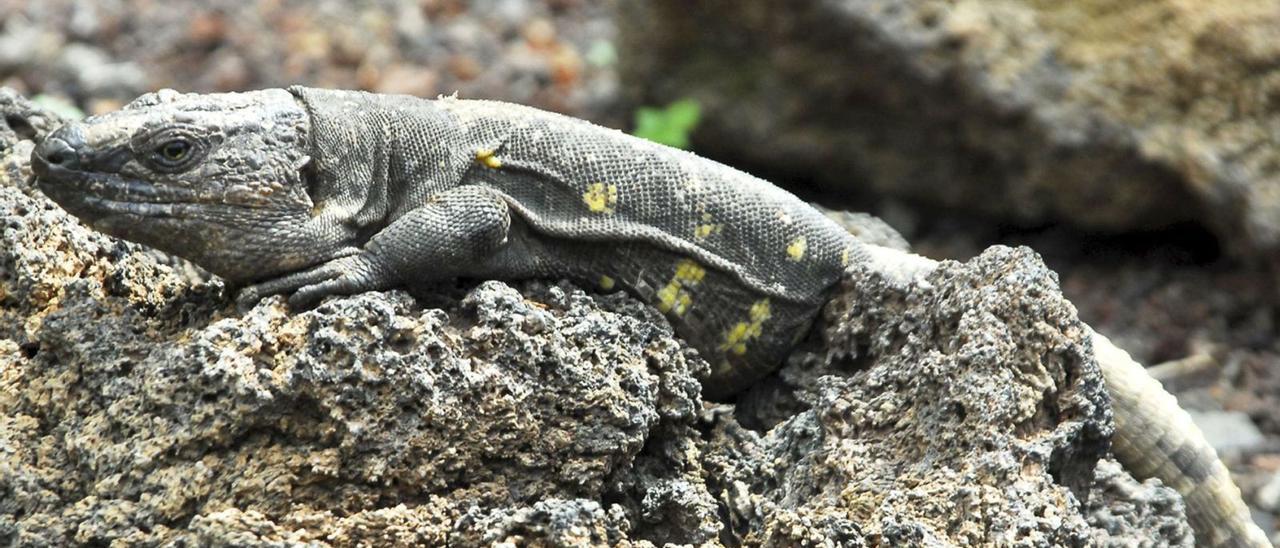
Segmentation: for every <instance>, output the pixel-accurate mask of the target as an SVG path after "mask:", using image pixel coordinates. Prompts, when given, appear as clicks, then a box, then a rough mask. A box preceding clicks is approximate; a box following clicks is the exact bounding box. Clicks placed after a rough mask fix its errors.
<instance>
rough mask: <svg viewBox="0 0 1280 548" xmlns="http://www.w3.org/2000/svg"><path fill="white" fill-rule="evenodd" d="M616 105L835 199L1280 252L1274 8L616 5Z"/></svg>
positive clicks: (858, 2) (820, 2) (860, 0)
mask: <svg viewBox="0 0 1280 548" xmlns="http://www.w3.org/2000/svg"><path fill="white" fill-rule="evenodd" d="M620 5H621V6H622V10H623V14H622V16H620V17H619V19H618V21H619V25H620V30H621V34H622V42H623V45H622V46H621V47H619V48H618V49H619V52H620V53H621V54H622V58H621V67H622V70H623V80H624V82H626V83H627V84H626V85H625V86H624V89H627V90H632V92H634V93H635V94H636V97H635V99H636V100H638V101H640V102H643V103H649V104H666V103H667V102H669V101H671V100H674V99H676V98H683V97H692V98H695V99H697V100H699V101H700V102H701V103H702V105H703V107H704V110H705V112H704V116H703V120H704V121H705V123H704V125H703V126H701V127H700V128H699V130H698V132H697V134H695V138H694V143H695V146H696V147H697V148H698V149H699V150H703V151H707V152H709V153H712V154H713V155H716V156H720V157H725V158H728V159H732V160H735V161H743V162H746V163H749V164H751V165H761V166H767V167H768V168H769V169H770V170H772V171H774V172H779V171H781V172H791V173H795V174H796V175H797V177H796V179H797V180H814V181H815V182H817V183H818V184H819V186H821V187H823V188H824V189H825V190H828V191H831V192H837V193H843V194H860V193H876V194H886V195H891V196H896V197H901V198H907V199H911V200H915V201H920V202H926V203H929V204H933V205H935V206H943V207H947V208H956V209H964V210H968V211H976V212H983V213H986V214H992V215H997V216H1000V217H1003V218H1006V219H1010V220H1013V221H1016V222H1022V223H1027V224H1032V225H1036V226H1039V225H1043V224H1045V223H1049V222H1054V221H1067V222H1070V223H1073V224H1075V225H1077V226H1082V227H1088V228H1101V229H1111V230H1132V229H1141V228H1145V227H1151V226H1163V225H1168V224H1170V223H1174V222H1179V221H1186V220H1191V221H1195V222H1199V223H1201V224H1203V225H1205V226H1208V227H1211V228H1213V229H1215V230H1216V231H1217V232H1218V234H1219V235H1220V236H1221V237H1222V239H1223V241H1224V242H1225V243H1226V244H1227V246H1228V247H1231V248H1233V249H1234V250H1235V251H1237V252H1241V253H1253V254H1262V255H1265V256H1268V257H1270V256H1272V253H1273V252H1274V251H1275V250H1276V249H1277V247H1278V246H1280V221H1277V219H1280V214H1278V213H1280V169H1278V168H1277V165H1280V151H1278V150H1277V148H1276V147H1275V146H1274V143H1275V142H1276V135H1277V127H1278V125H1280V108H1278V107H1277V104H1276V102H1275V101H1274V100H1269V99H1267V98H1268V97H1270V98H1274V97H1276V96H1277V93H1280V80H1277V79H1276V78H1275V74H1276V71H1275V69H1274V67H1275V66H1276V63H1277V62H1278V61H1280V45H1278V44H1280V41H1277V40H1276V39H1275V34H1274V29H1275V28H1276V27H1277V25H1280V10H1277V9H1276V5H1275V3H1274V2H1265V1H1264V2H1237V1H1235V0H1211V1H1208V2H1201V3H1198V4H1197V7H1196V8H1195V9H1188V8H1186V7H1185V6H1183V5H1182V4H1181V3H1179V2H1177V1H1173V0H1158V1H1154V2H1145V3H1142V4H1141V5H1134V6H1128V7H1123V8H1116V7H1115V6H1113V5H1112V4H1111V3H1106V2H1031V1H1027V0H1022V1H1011V2H960V3H956V2H940V1H937V0H906V1H903V0H798V1H794V2H769V1H761V0H753V1H747V2H739V1H729V0H719V1H711V2H699V3H698V4H697V5H689V4H688V3H687V2H681V1H679V0H658V1H654V2H624V3H621V4H620Z"/></svg>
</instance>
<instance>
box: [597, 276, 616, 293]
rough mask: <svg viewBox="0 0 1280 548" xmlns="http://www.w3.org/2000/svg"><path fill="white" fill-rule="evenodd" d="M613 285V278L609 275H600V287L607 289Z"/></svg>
mask: <svg viewBox="0 0 1280 548" xmlns="http://www.w3.org/2000/svg"><path fill="white" fill-rule="evenodd" d="M613 285H614V282H613V278H611V277H609V276H604V275H602V276H600V289H604V290H606V291H608V290H610V289H613Z"/></svg>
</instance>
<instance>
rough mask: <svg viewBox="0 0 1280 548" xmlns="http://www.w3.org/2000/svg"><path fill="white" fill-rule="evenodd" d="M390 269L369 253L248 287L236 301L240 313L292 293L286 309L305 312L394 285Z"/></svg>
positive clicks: (343, 258) (338, 259)
mask: <svg viewBox="0 0 1280 548" xmlns="http://www.w3.org/2000/svg"><path fill="white" fill-rule="evenodd" d="M390 272H391V271H390V269H388V268H387V267H386V266H385V265H383V264H382V262H381V261H379V260H378V259H377V258H376V257H374V256H373V255H372V254H369V253H359V254H357V255H350V256H346V257H341V258H337V259H333V260H331V261H329V262H327V263H324V264H321V265H318V266H315V267H312V268H309V269H307V270H303V271H301V272H294V273H292V274H286V275H284V276H281V277H279V278H275V279H272V280H267V281H265V282H262V283H260V284H255V285H251V286H249V287H246V288H244V289H242V290H241V291H240V296H239V297H238V298H237V299H236V303H237V306H238V307H239V308H240V310H241V311H244V310H247V309H248V308H250V307H252V306H253V305H254V304H255V303H257V302H258V301H259V300H261V299H263V298H266V297H269V296H271V295H280V294H283V293H290V292H292V293H293V295H291V296H290V297H289V307H290V308H293V309H295V310H297V309H305V308H310V307H312V306H314V305H315V304H316V303H319V302H320V300H321V299H323V298H325V297H327V296H329V295H353V294H356V293H360V292H362V291H373V290H375V289H385V288H387V287H392V286H394V285H395V284H396V279H395V278H394V277H392V276H391V274H390Z"/></svg>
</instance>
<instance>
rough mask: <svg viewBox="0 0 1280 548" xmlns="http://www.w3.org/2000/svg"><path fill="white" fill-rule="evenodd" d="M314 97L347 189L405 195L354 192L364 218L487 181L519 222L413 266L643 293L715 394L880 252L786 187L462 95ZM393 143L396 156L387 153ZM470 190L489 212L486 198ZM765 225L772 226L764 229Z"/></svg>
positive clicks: (743, 380) (321, 138)
mask: <svg viewBox="0 0 1280 548" xmlns="http://www.w3.org/2000/svg"><path fill="white" fill-rule="evenodd" d="M301 96H302V98H303V100H304V102H305V103H306V105H307V108H308V109H309V110H310V111H312V112H313V113H314V114H315V115H314V116H313V120H316V122H313V123H314V125H315V126H316V127H315V128H314V130H315V135H316V139H317V140H318V142H320V143H321V144H320V147H322V148H323V149H324V150H339V149H341V150H344V151H345V152H344V153H343V154H339V155H332V157H331V158H321V160H320V166H319V167H320V169H321V170H322V171H323V172H326V173H332V174H333V176H334V177H338V178H350V179H351V181H350V183H349V184H348V185H340V186H344V187H352V186H356V185H357V181H369V180H373V181H380V184H375V185H369V184H358V186H359V187H360V188H361V189H362V190H363V191H364V192H366V193H370V194H385V195H388V196H390V197H391V198H392V199H390V200H374V201H375V202H383V203H386V204H388V206H389V205H390V204H394V208H391V207H386V208H382V209H380V210H376V211H375V210H371V209H370V208H369V207H368V204H369V202H370V200H369V196H348V197H344V199H347V200H349V201H350V203H351V205H350V206H349V207H351V208H355V207H357V205H363V206H364V210H362V211H360V213H358V214H357V217H359V218H360V219H361V221H362V222H371V223H374V224H381V223H385V222H386V220H387V219H388V217H390V218H395V217H397V216H399V215H402V214H404V213H405V212H406V211H408V210H412V209H414V208H416V207H418V206H420V205H422V204H426V203H427V202H428V201H430V200H431V199H433V197H435V198H436V199H439V198H440V196H441V195H442V194H444V195H451V196H452V195H456V194H458V193H459V189H461V188H463V187H482V188H483V189H484V190H485V191H489V192H488V194H489V195H490V196H492V197H493V199H495V200H500V201H501V202H502V203H504V204H505V205H506V206H507V207H508V208H510V212H511V220H510V222H511V223H513V224H515V225H517V227H516V228H514V229H510V230H508V229H507V227H501V229H502V230H504V231H506V232H507V239H508V242H507V243H506V245H505V247H504V249H503V250H502V252H501V253H498V254H497V255H495V256H493V257H491V258H490V260H481V259H483V258H482V257H472V258H471V259H472V260H471V261H469V262H467V264H466V265H465V267H459V268H457V269H455V270H453V271H450V272H440V271H439V270H433V269H432V268H431V266H433V265H428V264H421V265H405V266H414V267H416V268H413V270H412V271H414V272H419V273H424V274H426V275H428V276H435V275H440V276H442V277H444V276H471V277H499V278H510V277H521V276H566V275H568V276H572V277H576V278H578V279H581V280H583V281H586V282H588V283H592V284H596V285H597V286H601V287H602V288H611V287H613V286H615V284H616V286H617V287H620V288H625V289H628V290H630V291H632V292H633V293H635V294H636V295H638V296H640V297H641V298H642V299H644V300H647V301H649V302H650V303H653V304H654V305H655V306H657V307H658V308H659V309H660V310H662V311H663V312H664V313H666V315H667V316H668V318H669V319H670V320H671V321H672V323H673V325H674V326H675V328H676V330H677V331H678V332H679V333H680V334H681V336H683V337H684V338H685V339H686V340H688V341H689V342H690V343H691V344H692V345H693V346H694V347H696V348H698V349H699V350H700V352H701V353H702V354H703V356H704V357H706V358H707V360H708V361H709V362H711V363H712V364H713V370H714V374H713V377H712V379H711V382H709V383H708V385H709V388H711V390H710V394H711V395H712V396H723V395H726V394H729V393H732V392H733V391H736V390H739V389H741V388H742V387H743V386H744V385H745V384H747V383H749V382H751V381H753V380H756V379H757V378H759V377H760V376H762V375H763V374H764V373H766V372H768V371H770V370H772V369H773V368H775V367H776V366H777V364H778V363H780V362H781V361H782V359H783V358H784V357H785V355H786V353H787V352H788V351H789V350H790V348H791V347H792V346H793V345H794V343H795V341H796V339H797V338H798V337H799V336H801V335H803V334H804V333H805V332H806V331H807V328H808V326H809V324H810V323H811V321H812V319H813V317H814V316H815V315H816V313H817V311H818V309H819V308H820V307H821V305H822V303H823V302H825V299H826V296H827V293H828V290H829V289H830V288H831V287H832V286H833V285H834V284H835V283H836V281H837V280H838V279H839V277H840V276H841V274H842V272H843V271H844V267H845V265H847V264H849V262H850V261H854V260H859V259H860V258H861V257H863V256H864V255H865V251H864V250H863V248H862V246H861V245H860V244H859V243H858V242H857V241H856V240H855V239H854V238H853V237H852V236H851V235H849V233H848V232H846V231H845V230H844V229H843V228H841V227H840V226H838V225H836V224H835V223H834V222H832V221H831V220H829V219H827V218H826V217H825V216H823V215H822V214H821V213H819V212H817V211H816V210H814V209H813V208H811V207H809V206H808V205H807V204H805V203H804V202H802V201H800V200H799V199H798V198H796V197H795V196H793V195H791V194H790V193H788V192H786V191H784V190H781V189H779V188H778V187H776V186H774V185H772V184H769V183H767V182H765V181H763V180H760V179H757V178H755V177H752V176H750V175H747V174H745V173H743V172H741V171H737V170H734V169H731V168H729V167H727V166H724V165H722V164H719V163H716V162H712V161H708V160H705V159H702V158H698V157H697V156H694V155H692V154H689V153H687V152H684V151H681V150H676V149H672V148H669V147H664V146H661V145H657V144H654V143H651V142H648V141H645V140H642V139H638V138H635V137H632V136H629V135H626V134H623V133H621V132H618V131H616V130H612V129H607V128H602V127H600V126H596V125H593V124H590V123H587V122H584V121H581V120H577V119H574V118H570V117H566V116H561V115H558V114H554V113H549V112H544V111H540V110H536V109H532V108H527V107H521V106H518V105H510V104H505V103H495V102H487V101H462V100H457V99H452V98H442V99H439V100H436V101H421V100H417V99H412V98H388V97H385V96H373V95H367V94H363V93H359V92H347V91H327V90H310V89H304V90H301ZM326 121H332V123H328V122H326ZM353 121H358V122H359V123H353ZM379 143H381V144H382V146H383V147H385V148H384V150H386V151H388V154H385V155H382V154H379V153H377V152H376V151H375V150H374V149H375V148H377V147H378V145H379ZM353 145H354V146H353ZM355 155H359V156H364V157H372V158H386V160H385V161H383V162H373V163H370V162H363V164H365V165H367V166H369V168H371V169H372V170H374V173H355V172H353V171H352V170H350V169H345V168H344V167H343V166H347V165H351V164H352V162H351V160H350V159H349V158H350V157H351V156H355ZM378 170H385V172H386V173H385V176H380V174H378V173H377V171H378ZM405 181H412V182H414V184H404V182H405ZM464 193H468V194H472V195H473V197H472V199H473V200H474V202H475V204H474V205H473V206H472V207H475V208H483V206H482V205H481V202H484V201H485V197H484V196H485V194H486V192H484V191H480V192H479V193H478V195H477V193H476V192H465V191H464ZM388 209H389V210H388ZM479 224H484V223H476V222H474V221H471V220H468V219H462V218H459V219H457V220H456V221H455V222H454V223H453V225H454V226H452V227H434V228H430V229H424V227H421V226H418V227H417V230H419V232H418V234H421V235H435V234H442V233H458V232H465V231H468V230H472V229H473V227H475V226H477V225H479ZM762 225H768V226H770V227H772V228H771V230H753V229H754V228H755V227H759V226H762ZM481 240H483V238H481ZM440 243H441V242H433V244H434V245H440ZM494 244H496V243H494ZM464 247H467V249H465V250H458V251H459V253H449V252H448V250H444V251H445V253H443V254H444V255H453V256H455V257H459V258H460V257H462V256H465V255H466V253H470V252H474V251H475V250H476V248H477V247H485V246H471V245H468V246H464ZM495 247H496V245H489V246H488V247H487V249H495ZM440 254H441V253H440V252H437V253H436V254H435V255H437V256H433V257H432V263H435V262H436V260H437V259H438V255H440ZM419 257H420V255H419ZM606 286H607V287H606Z"/></svg>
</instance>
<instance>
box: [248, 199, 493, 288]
mask: <svg viewBox="0 0 1280 548" xmlns="http://www.w3.org/2000/svg"><path fill="white" fill-rule="evenodd" d="M510 228H511V212H510V209H509V208H508V206H507V202H506V201H505V200H504V199H503V198H502V196H501V195H499V194H498V193H497V192H495V191H493V190H491V189H489V188H486V187H480V186H460V187H456V188H453V189H450V190H447V191H444V192H440V193H437V194H436V195H433V196H432V197H431V199H430V201H429V202H428V203H426V204H424V205H422V206H420V207H418V208H416V209H413V210H412V211H409V212H408V213H406V214H404V215H401V216H400V217H398V218H396V219H395V220H394V221H392V222H391V223H390V224H388V225H387V226H386V227H385V228H383V229H382V230H381V231H379V232H378V233H376V234H374V235H373V237H372V238H370V239H369V241H368V242H367V243H366V244H365V245H364V247H363V248H360V249H349V250H347V252H345V253H343V254H342V255H341V256H339V257H335V258H333V259H330V260H329V261H327V262H324V263H322V264H319V265H317V266H314V267H312V268H309V269H307V270H303V271H300V272H294V273H291V274H286V275H284V276H281V277H279V278H275V279H272V280H267V281H265V282H262V283H259V284H257V285H253V286H250V287H247V288H245V289H244V290H243V291H242V292H241V294H240V299H239V300H240V303H241V305H242V306H245V305H251V304H252V303H254V302H257V301H258V300H259V299H261V298H263V297H266V296H268V295H275V294H280V293H290V292H292V293H293V295H292V296H291V297H290V298H289V305H290V306H291V307H294V308H306V307H309V306H312V305H314V304H315V303H317V302H319V301H320V300H321V299H323V298H324V297H327V296H329V295H351V294H355V293H360V292H363V291H373V290H378V289H388V288H391V287H395V286H398V285H403V284H404V283H406V282H409V281H414V282H427V281H435V280H445V279H450V278H456V277H458V276H460V275H463V274H466V273H467V268H468V267H469V266H473V265H475V264H477V263H479V262H482V261H484V260H485V259H487V258H489V257H490V256H492V255H493V254H494V253H495V252H497V251H498V249H499V248H501V246H502V245H503V244H505V243H506V241H507V234H508V231H509V230H510Z"/></svg>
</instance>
